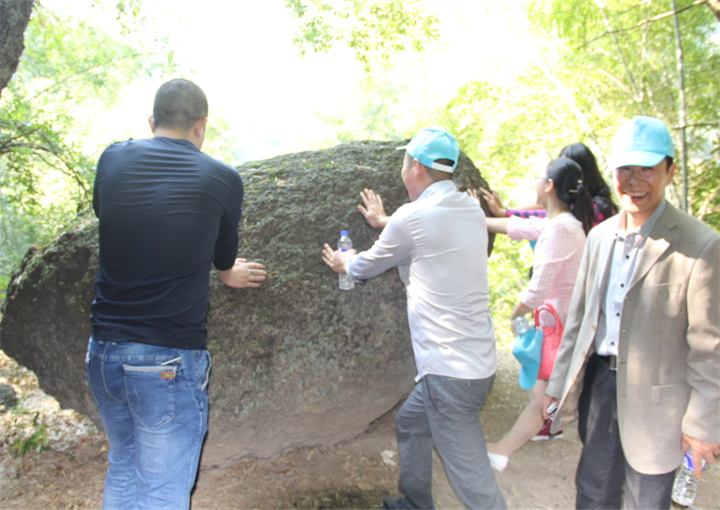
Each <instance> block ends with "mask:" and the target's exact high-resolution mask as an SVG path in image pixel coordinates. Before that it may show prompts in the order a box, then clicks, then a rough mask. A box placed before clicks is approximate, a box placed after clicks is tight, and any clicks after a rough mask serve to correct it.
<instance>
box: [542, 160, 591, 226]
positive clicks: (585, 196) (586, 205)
mask: <svg viewBox="0 0 720 510" xmlns="http://www.w3.org/2000/svg"><path fill="white" fill-rule="evenodd" d="M547 176H548V177H549V178H550V179H552V180H553V182H554V183H555V192H556V194H557V197H558V199H560V201H562V202H563V203H565V204H567V206H568V208H569V209H570V210H572V213H573V216H575V218H577V219H578V220H579V221H580V223H582V226H583V230H584V231H585V235H587V233H588V232H589V231H590V229H591V228H592V226H593V223H594V222H595V209H594V208H593V204H592V196H591V195H590V191H589V190H588V189H587V188H586V187H585V185H584V184H583V179H582V169H581V168H580V165H578V164H577V163H576V162H575V161H573V160H572V159H570V158H566V157H560V158H558V159H554V160H552V161H551V162H550V164H549V165H548V167H547Z"/></svg>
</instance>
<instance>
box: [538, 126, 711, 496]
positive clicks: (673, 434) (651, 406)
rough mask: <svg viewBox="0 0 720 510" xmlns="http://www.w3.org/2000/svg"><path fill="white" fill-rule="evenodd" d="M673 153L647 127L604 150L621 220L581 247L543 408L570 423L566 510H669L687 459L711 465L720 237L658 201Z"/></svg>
mask: <svg viewBox="0 0 720 510" xmlns="http://www.w3.org/2000/svg"><path fill="white" fill-rule="evenodd" d="M673 156H674V148H673V141H672V137H671V136H670V132H669V131H668V129H667V127H666V126H665V125H664V124H663V123H662V122H661V121H660V120H658V119H654V118H650V117H635V118H633V119H631V120H630V121H628V122H626V123H625V124H623V125H622V126H621V127H620V128H619V129H618V131H617V133H616V135H615V138H614V140H613V151H612V157H611V168H613V170H614V179H613V184H614V187H615V192H616V194H617V197H618V199H619V200H620V204H621V205H622V208H623V211H622V212H621V213H620V214H618V215H616V216H613V217H612V218H610V219H608V220H606V221H605V222H603V223H602V224H600V225H598V226H597V227H595V228H593V229H592V230H591V231H590V234H589V236H588V240H587V244H586V246H585V251H584V254H583V260H582V262H581V266H580V272H579V273H578V280H577V282H576V285H575V291H574V293H573V299H572V303H573V305H572V306H571V308H570V312H569V314H568V320H567V323H566V325H565V334H564V336H563V342H562V345H561V346H560V351H559V352H558V357H557V360H556V362H555V368H554V371H553V375H552V377H551V378H550V382H549V385H548V388H547V396H546V397H545V404H544V405H545V408H547V407H548V406H549V405H550V404H551V403H552V402H553V401H558V399H560V400H559V402H560V407H559V409H558V415H557V418H556V419H555V422H556V423H554V424H553V428H557V427H561V426H562V425H564V424H566V423H568V422H569V421H572V420H573V419H574V418H576V417H578V415H579V422H578V431H579V433H580V438H581V440H582V441H583V453H582V456H581V458H580V463H579V466H578V471H577V479H576V480H577V501H576V506H577V508H583V509H584V508H603V509H607V508H620V505H621V501H623V500H624V508H627V509H633V508H642V509H645V508H665V509H667V508H669V507H670V498H671V490H672V484H673V478H674V474H675V469H676V468H677V467H678V465H679V464H680V462H681V461H682V458H683V451H687V450H688V449H689V448H692V457H693V458H694V460H695V472H696V474H697V475H700V474H701V467H700V466H701V460H702V459H703V458H704V459H705V460H707V462H710V463H713V462H714V461H715V456H716V455H718V454H720V307H718V304H717V303H718V299H720V236H718V234H717V233H716V232H714V231H713V230H712V229H711V228H709V227H708V226H707V225H705V224H703V223H702V222H700V221H699V220H697V219H695V218H693V217H691V216H688V215H687V214H685V213H683V212H681V211H678V210H677V209H676V208H675V207H673V206H672V204H670V203H668V202H667V201H666V200H665V188H666V187H667V186H668V185H669V184H670V183H671V182H672V179H673V175H674V172H675V164H674V163H673V159H672V158H673Z"/></svg>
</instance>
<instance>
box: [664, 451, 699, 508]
mask: <svg viewBox="0 0 720 510" xmlns="http://www.w3.org/2000/svg"><path fill="white" fill-rule="evenodd" d="M705 465H706V462H705V459H703V461H702V468H703V470H704V469H705ZM694 468H695V465H694V463H693V459H692V451H691V450H688V451H687V452H686V453H685V458H684V459H683V463H682V466H680V469H678V472H677V475H675V483H673V488H672V499H673V501H674V502H675V503H677V504H678V505H682V506H690V505H692V503H693V501H695V495H696V494H697V488H698V482H699V480H698V478H697V476H695V473H693V470H694Z"/></svg>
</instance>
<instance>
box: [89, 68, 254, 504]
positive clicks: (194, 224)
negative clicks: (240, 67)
mask: <svg viewBox="0 0 720 510" xmlns="http://www.w3.org/2000/svg"><path fill="white" fill-rule="evenodd" d="M207 113H208V106H207V99H206V97H205V94H204V93H203V91H202V90H201V89H200V88H199V87H198V86H197V85H195V84H194V83H191V82H189V81H186V80H172V81H170V82H167V83H165V84H164V85H162V86H161V87H160V88H159V89H158V91H157V93H156V96H155V103H154V106H153V116H152V117H150V128H151V130H152V132H153V134H154V135H155V136H154V138H151V139H147V140H128V141H126V142H120V143H115V144H112V145H111V146H109V147H108V148H107V149H106V150H105V152H103V154H102V156H101V157H100V159H99V161H98V165H97V175H96V178H95V188H94V195H93V207H94V210H95V214H96V215H97V217H98V218H99V225H100V265H99V268H98V274H97V281H96V292H97V296H96V298H95V301H94V302H93V304H92V308H91V310H92V313H91V321H92V337H91V338H90V344H89V347H88V356H87V373H88V382H89V385H90V389H91V390H92V393H93V396H94V398H95V403H96V405H97V408H98V411H99V413H100V416H101V418H102V420H103V425H104V427H105V432H106V433H107V436H108V441H109V443H110V452H109V454H108V457H109V467H108V472H107V478H106V481H105V491H104V495H103V508H132V509H141V508H153V509H160V508H172V509H178V508H189V505H190V490H191V489H192V487H193V485H194V483H195V477H196V474H197V466H198V461H199V458H200V450H201V447H202V442H203V439H204V437H205V433H206V431H207V403H208V402H207V382H208V375H209V371H210V357H209V354H208V351H207V342H206V325H205V317H206V315H207V310H208V303H209V290H208V288H209V277H210V266H211V265H214V266H215V267H216V269H217V274H218V277H219V278H220V280H221V281H222V282H223V283H225V284H226V285H228V286H230V287H235V288H241V287H259V286H260V283H261V282H262V281H264V280H265V276H266V273H265V271H264V268H263V266H262V265H261V264H258V263H254V262H247V261H245V259H240V258H236V255H237V250H238V224H239V221H240V216H241V205H242V199H243V184H242V180H241V179H240V176H239V174H238V172H237V170H235V169H234V168H232V167H230V166H228V165H226V164H224V163H221V162H220V161H217V160H215V159H213V158H211V157H210V156H207V155H206V154H203V153H202V152H200V149H201V147H202V144H203V141H204V139H205V127H206V125H207Z"/></svg>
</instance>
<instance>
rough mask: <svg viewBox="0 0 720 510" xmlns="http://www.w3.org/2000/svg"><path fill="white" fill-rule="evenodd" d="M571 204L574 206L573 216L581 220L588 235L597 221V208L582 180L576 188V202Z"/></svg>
mask: <svg viewBox="0 0 720 510" xmlns="http://www.w3.org/2000/svg"><path fill="white" fill-rule="evenodd" d="M570 205H571V206H572V213H573V216H575V217H576V218H577V219H578V220H580V223H582V226H583V230H584V231H585V235H587V234H588V232H590V229H591V228H592V226H593V223H594V222H595V208H594V207H593V203H592V197H591V196H590V191H588V189H587V188H586V187H585V185H584V184H583V183H582V181H581V182H580V184H579V185H578V187H577V189H576V190H575V203H574V204H570Z"/></svg>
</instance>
